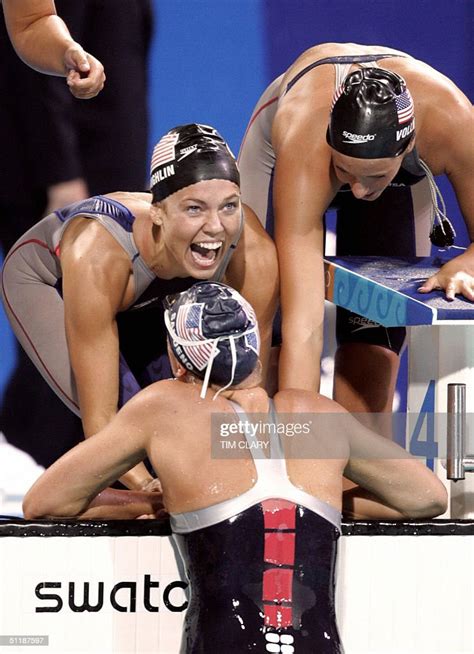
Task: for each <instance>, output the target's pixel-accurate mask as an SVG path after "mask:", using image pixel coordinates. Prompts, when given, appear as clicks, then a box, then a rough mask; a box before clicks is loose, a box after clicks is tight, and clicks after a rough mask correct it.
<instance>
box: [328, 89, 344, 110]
mask: <svg viewBox="0 0 474 654" xmlns="http://www.w3.org/2000/svg"><path fill="white" fill-rule="evenodd" d="M343 91H344V82H342V84H340V85H339V86H338V88H337V89H336V90H335V91H334V95H333V97H332V105H331V111H332V110H333V109H334V105H335V104H336V102H337V101H338V100H339V98H340V97H341V95H342V92H343Z"/></svg>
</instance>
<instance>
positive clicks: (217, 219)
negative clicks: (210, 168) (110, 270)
mask: <svg viewBox="0 0 474 654" xmlns="http://www.w3.org/2000/svg"><path fill="white" fill-rule="evenodd" d="M152 220H153V222H154V223H155V225H157V226H158V228H159V251H160V257H159V260H160V268H161V267H162V268H163V272H162V273H161V274H160V271H159V270H157V274H158V275H159V276H160V277H163V278H171V277H188V276H189V277H194V278H195V279H201V280H205V279H209V278H211V277H212V276H213V275H214V274H215V272H216V271H217V269H218V267H219V265H220V263H221V262H222V259H223V257H224V254H225V253H226V251H227V250H228V248H229V246H230V245H231V243H232V242H233V241H234V240H235V238H236V236H237V234H238V232H239V229H240V220H241V202H240V189H239V187H238V186H237V184H235V183H234V182H231V181H228V180H225V179H210V180H205V181H202V182H197V183H196V184H191V185H190V186H186V187H184V188H182V189H180V190H179V191H176V192H175V193H173V194H171V195H169V196H168V197H167V198H165V199H164V200H162V201H161V202H158V203H156V204H154V205H153V207H152Z"/></svg>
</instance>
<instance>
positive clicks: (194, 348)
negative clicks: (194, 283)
mask: <svg viewBox="0 0 474 654" xmlns="http://www.w3.org/2000/svg"><path fill="white" fill-rule="evenodd" d="M203 306H204V305H203V304H201V303H194V304H185V305H183V306H181V307H179V309H178V315H177V317H176V335H177V336H179V337H180V338H182V339H184V340H187V341H196V345H188V344H186V345H182V347H183V350H184V352H185V354H186V356H187V357H188V358H189V359H190V361H191V363H192V364H193V365H194V366H195V367H196V368H197V370H200V371H202V370H204V368H205V367H206V366H207V364H208V362H209V358H210V356H211V352H212V346H213V341H212V340H206V337H205V336H204V334H203V333H202V309H203ZM217 353H218V352H216V354H217Z"/></svg>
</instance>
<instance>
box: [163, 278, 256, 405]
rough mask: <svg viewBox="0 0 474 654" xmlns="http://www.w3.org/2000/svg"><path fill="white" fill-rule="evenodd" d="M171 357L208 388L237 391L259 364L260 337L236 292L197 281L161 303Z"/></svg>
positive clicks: (248, 307)
mask: <svg viewBox="0 0 474 654" xmlns="http://www.w3.org/2000/svg"><path fill="white" fill-rule="evenodd" d="M164 306H165V324H166V328H167V330H168V335H169V342H170V345H171V349H172V350H173V353H174V355H175V356H176V358H177V359H178V361H180V362H181V364H182V365H183V366H184V367H185V368H187V369H188V370H189V371H190V372H192V373H193V374H194V375H196V376H197V377H199V378H200V379H203V380H204V382H205V383H204V384H203V396H204V395H205V392H206V388H207V385H208V383H214V384H218V385H219V386H224V385H225V388H227V387H228V386H231V385H232V386H235V385H237V384H239V383H240V382H241V381H243V380H244V379H246V378H247V377H248V376H249V375H250V374H251V373H252V372H253V370H254V368H255V366H256V365H257V361H258V356H259V351H260V337H259V332H258V324H257V319H256V316H255V312H254V310H253V308H252V306H251V305H250V304H249V303H248V302H247V301H246V300H245V299H244V298H243V297H242V296H241V295H240V293H238V292H237V291H236V290H235V289H233V288H231V287H230V286H226V285H225V284H221V283H219V282H199V283H197V284H194V285H193V286H191V288H190V289H188V290H187V291H184V292H182V293H178V294H177V295H173V296H168V297H167V298H166V299H165V301H164Z"/></svg>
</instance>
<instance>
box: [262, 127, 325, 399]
mask: <svg viewBox="0 0 474 654" xmlns="http://www.w3.org/2000/svg"><path fill="white" fill-rule="evenodd" d="M320 131H322V132H324V130H323V129H321V130H320ZM321 139H322V135H321V134H319V132H318V131H317V130H311V131H310V132H308V131H307V130H305V128H304V126H303V125H300V127H299V129H298V130H297V131H296V132H295V133H294V134H293V133H292V132H291V130H289V132H288V133H285V134H282V135H281V136H280V137H279V138H278V137H276V138H275V139H274V145H275V150H276V155H277V159H276V161H277V163H276V167H275V180H274V193H273V199H274V206H275V216H276V219H275V241H276V245H277V250H278V261H279V265H280V288H281V294H280V298H281V299H280V302H281V311H282V347H281V354H280V372H279V382H280V383H279V388H280V389H285V388H301V389H305V390H311V391H314V390H317V389H318V388H319V379H320V359H321V351H322V346H323V321H324V267H323V252H324V225H323V217H324V212H325V210H326V208H327V206H328V205H329V203H330V201H331V199H332V198H333V197H334V195H335V192H336V190H337V187H336V186H335V185H334V183H333V182H332V180H331V178H330V155H329V148H328V147H327V145H326V144H325V143H322V140H321Z"/></svg>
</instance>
